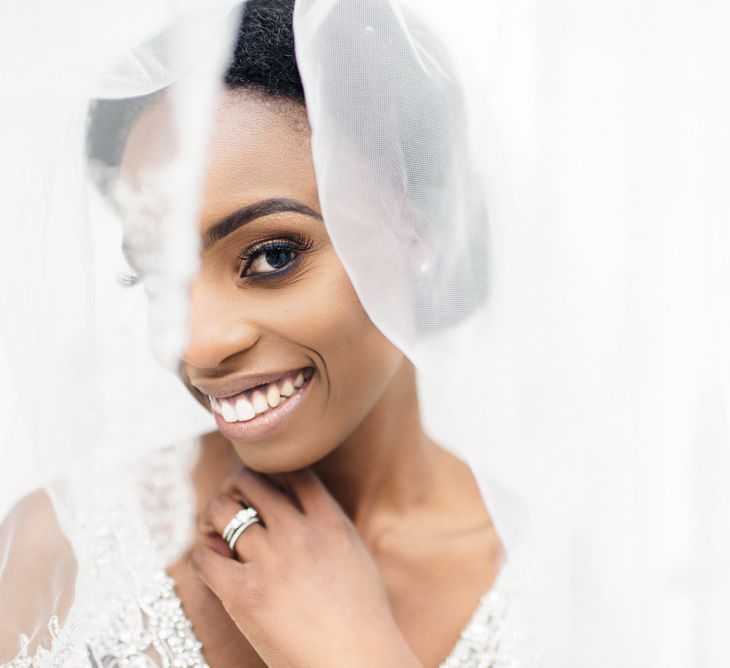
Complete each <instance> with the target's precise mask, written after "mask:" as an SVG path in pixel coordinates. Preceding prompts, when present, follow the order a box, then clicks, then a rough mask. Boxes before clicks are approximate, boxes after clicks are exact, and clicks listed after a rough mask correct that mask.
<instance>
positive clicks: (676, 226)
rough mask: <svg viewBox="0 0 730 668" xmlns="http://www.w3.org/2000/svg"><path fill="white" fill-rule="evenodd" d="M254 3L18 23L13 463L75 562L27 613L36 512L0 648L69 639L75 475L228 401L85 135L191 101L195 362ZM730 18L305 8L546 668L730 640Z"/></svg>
mask: <svg viewBox="0 0 730 668" xmlns="http://www.w3.org/2000/svg"><path fill="white" fill-rule="evenodd" d="M231 4H233V3H230V2H217V3H216V2H212V1H210V2H203V1H202V0H200V1H199V2H193V1H192V0H191V1H190V2H180V3H177V4H175V3H173V4H172V5H171V4H170V3H166V2H150V1H146V2H144V3H143V2H132V3H130V2H126V3H124V4H120V3H116V4H115V3H111V2H99V1H98V0H96V1H95V2H86V1H82V0H76V1H75V2H74V3H59V2H56V3H50V2H49V3H40V6H41V8H42V9H43V12H44V13H43V14H38V13H34V14H31V13H30V12H29V11H28V10H27V9H23V8H21V7H20V5H18V6H15V5H12V4H9V5H8V6H7V7H3V9H2V12H1V13H0V26H2V28H0V31H2V35H1V36H2V41H1V43H2V44H3V45H4V47H3V48H6V49H8V51H7V53H8V54H10V55H8V56H7V57H6V58H5V59H4V64H3V74H4V79H3V81H4V82H6V85H5V86H4V87H3V90H2V93H0V95H2V101H3V109H2V118H3V123H2V124H1V125H0V132H2V142H1V143H2V146H3V152H2V156H0V161H2V162H1V167H0V169H1V171H0V174H2V183H3V198H2V201H0V211H1V212H2V214H3V216H2V219H3V243H2V245H1V247H0V257H1V259H2V262H0V265H1V266H2V271H3V275H2V276H3V279H4V280H3V289H2V290H1V291H0V300H1V301H0V305H1V306H2V308H1V309H0V324H1V327H0V344H1V345H0V370H2V371H3V375H2V379H1V380H0V398H2V399H3V401H2V407H0V417H2V418H4V419H3V421H2V422H1V423H0V434H2V441H0V456H2V461H3V473H2V487H3V489H5V490H9V489H13V490H17V491H14V492H13V493H10V492H6V493H5V496H4V500H5V501H6V505H7V502H9V501H10V500H11V499H12V498H13V497H14V496H17V493H19V492H20V491H22V488H23V487H30V486H31V485H37V484H46V483H47V484H48V490H49V495H50V498H51V502H52V503H53V511H54V513H55V516H56V517H57V519H58V524H59V527H60V530H61V534H62V535H61V536H60V537H59V538H58V540H57V541H54V542H55V544H57V545H61V547H59V549H58V550H57V551H56V552H54V554H53V556H54V559H55V561H54V569H55V570H53V573H54V574H55V577H56V578H57V579H56V580H54V586H53V587H46V588H45V589H44V588H43V586H38V585H36V588H35V589H33V591H34V592H44V593H43V596H44V597H45V598H44V599H43V601H40V602H39V601H36V603H38V605H35V606H33V605H29V606H27V607H28V610H27V613H28V614H25V615H23V614H21V615H18V614H16V613H17V612H18V610H17V605H16V603H17V600H18V599H19V598H22V597H23V596H24V595H25V596H26V597H27V592H23V591H19V589H20V588H21V586H22V585H23V584H24V582H22V580H20V579H18V578H15V577H14V574H15V571H14V570H13V569H14V568H15V567H16V566H17V564H18V563H20V562H22V561H23V559H27V558H29V554H28V552H27V551H24V549H23V548H24V543H23V540H24V539H27V538H28V536H27V534H24V533H23V532H21V531H19V530H18V527H19V526H21V523H20V521H19V520H18V519H17V518H18V515H17V514H16V515H14V516H11V521H10V522H8V523H6V525H5V528H4V533H3V534H2V537H0V620H2V633H3V635H0V640H2V641H3V643H4V642H5V639H6V637H7V638H11V637H12V636H13V635H15V636H17V635H18V634H20V633H25V634H28V635H30V636H31V638H33V637H34V636H37V641H38V642H41V643H42V642H45V641H44V638H43V632H44V629H45V627H46V626H47V624H48V621H49V619H50V618H51V617H52V615H53V614H55V613H56V612H58V611H59V610H60V611H61V612H62V614H60V615H59V617H60V619H61V620H62V621H63V620H64V619H69V615H68V614H67V613H68V610H69V609H71V610H73V607H74V605H76V606H77V607H78V605H80V604H79V603H78V600H79V599H80V597H82V595H83V596H88V597H92V599H93V592H92V591H90V590H88V589H83V588H80V587H79V586H78V585H77V586H76V587H75V588H74V587H72V586H69V581H70V580H69V579H70V578H71V577H73V575H72V574H71V571H73V570H74V568H75V567H74V566H73V565H69V564H72V562H73V559H71V560H70V561H68V555H69V554H72V555H73V553H74V551H75V550H76V551H78V545H77V544H76V543H75V542H74V540H73V536H74V527H75V523H76V522H77V520H78V514H79V512H80V509H79V508H78V507H76V506H74V505H73V504H70V503H67V501H68V499H69V498H70V495H66V493H65V492H66V490H67V489H68V488H67V487H63V486H59V485H55V484H54V483H50V482H49V480H50V479H51V478H52V477H54V476H56V475H58V474H59V473H64V472H65V473H69V472H70V474H71V479H73V475H78V474H79V473H80V472H81V470H82V469H81V463H80V462H86V461H88V459H89V455H90V454H91V453H92V452H93V453H96V455H97V456H95V457H94V459H95V460H96V459H99V458H100V459H101V463H100V464H99V466H100V467H101V468H105V467H106V468H108V467H110V466H111V464H110V463H109V462H110V461H113V457H115V456H118V455H119V454H120V453H123V454H125V455H127V454H129V451H137V452H142V451H144V450H146V449H150V448H153V447H155V446H158V445H159V446H162V445H164V444H166V443H168V442H170V441H172V440H175V439H179V438H181V437H184V436H189V435H194V434H197V433H200V432H202V431H203V430H205V429H207V428H209V427H210V425H211V422H210V420H209V419H208V417H207V416H206V415H205V414H203V413H202V412H197V413H196V412H195V410H194V409H193V403H192V400H191V399H189V398H188V397H186V396H184V393H183V391H182V388H181V387H176V386H175V380H174V378H172V376H163V375H161V372H160V371H159V370H155V369H154V367H153V365H152V364H151V361H150V360H149V359H147V358H145V354H144V353H143V352H142V339H143V337H142V335H141V327H140V323H139V317H140V310H141V309H140V303H141V302H142V301H143V300H144V298H143V296H142V295H141V294H139V293H134V292H130V291H121V290H117V289H116V288H115V287H113V280H114V278H115V274H116V273H117V266H116V265H115V264H114V263H116V262H117V261H118V256H114V255H113V254H114V252H115V251H114V250H113V248H114V244H115V243H116V242H117V241H118V235H119V230H118V229H116V230H115V227H114V224H115V223H114V220H113V214H112V212H111V211H109V210H108V209H106V208H104V207H105V206H106V205H105V204H104V203H103V202H102V200H101V197H100V196H99V195H98V192H97V191H96V190H95V189H94V188H93V187H90V186H89V185H88V184H87V183H86V176H85V162H84V152H85V143H86V131H87V128H86V115H87V105H88V101H89V99H93V98H98V97H102V98H107V99H116V100H120V101H121V102H120V104H122V105H123V102H124V100H126V99H132V98H138V97H139V96H141V95H144V94H149V93H153V92H154V91H155V90H159V89H160V88H162V87H165V86H168V85H169V84H171V83H172V82H175V85H178V89H179V90H182V91H183V92H187V94H180V95H176V96H174V98H173V104H172V105H171V107H170V116H169V118H170V120H171V125H172V126H173V127H174V128H175V129H176V130H178V131H177V132H175V134H174V138H175V140H176V143H175V144H174V151H173V153H174V156H175V157H178V158H180V159H178V160H172V161H170V163H169V164H168V165H167V166H166V168H165V169H164V170H163V171H162V173H161V177H160V179H159V180H158V181H156V182H155V183H154V187H153V192H154V194H155V197H156V198H157V199H156V200H155V202H153V204H155V205H156V208H154V209H153V214H154V215H153V218H154V220H155V221H156V225H157V226H158V227H155V228H154V229H155V233H154V235H153V236H154V239H153V240H154V242H155V252H156V253H157V254H156V255H155V257H156V258H157V259H158V260H159V262H158V263H156V266H158V267H159V276H158V277H157V281H153V283H152V287H150V286H149V285H148V290H149V294H148V301H149V303H150V314H151V327H152V329H151V331H152V337H151V338H152V341H153V343H156V344H157V346H158V352H159V353H161V356H162V357H164V358H166V359H167V360H168V361H169V359H173V358H174V357H173V356H174V352H175V350H176V346H179V344H180V341H181V340H182V336H183V334H184V315H185V312H184V304H185V300H184V296H185V282H186V280H187V278H188V277H189V276H190V275H191V274H192V272H193V271H194V269H195V253H194V251H195V247H194V242H193V231H194V225H192V221H193V220H194V216H195V207H196V196H197V189H196V187H195V184H196V182H197V180H199V176H200V171H199V170H200V166H201V164H202V160H203V157H204V147H205V139H206V137H207V132H206V131H207V127H208V125H207V122H208V119H209V113H210V109H211V108H212V101H213V98H214V95H215V91H216V86H215V81H217V79H218V77H219V74H220V71H221V69H222V67H223V66H224V64H225V57H226V54H227V53H228V51H229V47H230V44H231V39H232V35H233V33H232V30H233V27H234V26H235V23H236V17H235V11H234V12H232V13H231V12H229V11H228V10H229V9H230V6H231ZM72 5H73V8H74V9H75V10H77V11H74V12H73V13H72V12H71V11H70V10H71V8H72ZM79 17H83V20H81V19H80V18H79ZM729 18H730V12H729V11H728V10H727V9H726V8H725V7H724V6H722V5H721V4H720V3H712V2H709V3H704V4H702V5H697V3H690V2H689V1H688V0H687V1H684V0H683V1H680V2H676V3H673V4H671V6H657V5H655V4H654V3H649V2H645V1H643V0H642V1H640V2H636V1H634V2H628V1H627V0H626V1H623V0H622V1H620V2H613V3H610V4H606V3H589V4H585V3H582V2H578V1H577V0H568V1H566V2H562V3H559V4H558V5H551V6H550V7H547V6H544V5H542V4H540V3H536V2H517V3H515V2H481V3H475V2H469V1H468V0H457V1H455V2H451V3H448V4H445V3H442V2H436V1H435V0H428V1H425V0H420V1H419V2H415V0H413V2H407V1H403V2H396V0H373V1H372V2H360V1H357V0H317V1H316V2H315V1H314V0H299V1H298V2H297V6H296V11H295V23H294V28H295V36H296V48H297V60H298V65H299V69H300V71H301V74H302V79H303V82H304V88H305V93H306V98H307V111H308V115H309V118H310V124H311V126H312V131H313V135H312V146H313V154H314V159H315V167H316V173H317V182H318V189H319V194H320V202H321V204H322V209H323V215H324V219H325V223H326V225H327V228H328V231H329V233H330V236H331V237H332V239H333V242H334V245H335V248H336V250H337V253H338V255H339V257H340V258H341V260H342V262H343V264H344V265H345V268H346V269H347V271H348V274H349V276H350V278H351V280H352V282H353V285H354V287H355V289H356V291H357V293H358V295H359V297H360V299H361V301H362V303H363V305H364V306H365V308H366V310H367V311H368V313H369V315H370V317H371V319H372V320H373V322H374V323H375V324H376V325H377V326H378V327H379V328H380V329H381V330H382V331H383V333H384V334H385V335H386V336H388V337H389V338H390V339H391V340H392V341H393V342H394V343H395V344H396V345H398V347H399V348H400V349H401V350H403V351H404V353H405V354H406V355H407V356H408V357H409V358H410V359H411V360H412V361H413V362H414V364H415V365H416V367H417V369H418V372H419V383H420V391H421V400H422V405H423V412H422V413H423V417H424V420H425V423H426V427H427V428H428V430H429V431H431V432H432V433H433V435H434V436H435V438H436V439H437V440H438V441H440V442H441V443H443V444H444V445H445V446H447V447H449V448H450V449H452V450H454V451H455V452H457V453H458V454H460V455H461V456H463V457H464V458H465V459H466V460H467V461H468V462H469V463H470V465H471V466H472V468H473V470H474V472H475V474H476V475H477V478H478V481H479V484H480V487H481V490H482V492H483V496H484V499H485V502H486V504H487V507H488V508H489V511H490V513H491V515H492V516H493V518H494V521H495V523H496V526H497V529H498V532H499V534H500V536H501V537H502V539H503V541H504V543H505V547H506V550H507V555H508V560H509V562H510V567H511V568H512V567H513V568H514V569H515V570H516V572H518V573H519V574H520V578H521V583H522V586H521V592H522V600H523V604H524V613H525V616H526V618H527V620H528V621H527V623H528V624H529V625H530V628H531V630H532V632H533V634H534V639H535V644H536V645H537V646H538V647H539V649H540V651H541V653H542V655H543V661H544V663H545V664H546V665H549V666H566V665H574V666H591V667H599V668H600V667H601V666H615V665H621V666H637V667H638V666H648V665H651V666H654V665H657V666H658V665H661V666H677V667H679V666H687V665H697V666H699V665H701V666H708V667H714V666H724V665H727V663H728V661H730V641H728V640H727V634H726V633H725V632H724V628H723V623H724V620H725V619H727V618H728V612H729V611H728V607H729V606H728V603H727V601H728V600H730V596H728V595H729V594H730V582H729V580H728V575H727V565H728V563H730V529H729V528H728V527H730V523H729V522H728V520H729V519H730V518H729V517H728V514H729V513H728V508H729V507H730V506H729V505H728V502H729V501H730V499H729V498H728V491H729V488H730V485H729V482H730V466H729V461H728V460H729V457H728V454H729V451H728V422H727V410H728V408H729V407H730V405H729V404H728V391H727V390H728V388H727V378H728V361H729V360H728V343H729V342H730V339H729V338H728V335H729V334H730V331H729V328H728V325H729V324H730V317H729V313H728V303H729V300H728V287H730V281H728V278H730V277H729V276H728V262H727V254H728V250H730V243H729V242H730V233H729V232H728V226H727V220H728V213H730V206H729V204H730V195H728V191H727V186H726V183H727V182H728V176H730V174H728V164H727V162H728V161H727V156H728V155H730V150H729V149H730V145H729V144H730V135H728V133H727V132H726V130H725V124H726V119H727V118H728V113H729V112H730V108H729V107H730V95H728V93H727V90H726V88H727V87H726V86H725V85H724V83H723V81H724V77H723V63H725V62H727V61H728V56H730V53H728V51H729V50H730V48H729V47H728V46H727V45H726V41H727V40H726V38H725V35H726V33H727V27H728V19H729ZM170 26H173V27H172V28H170ZM163 29H164V32H163ZM160 34H163V35H165V37H164V38H160V37H159V35H160ZM31 36H33V37H31ZM140 43H144V44H145V47H144V48H142V49H140V48H139V47H138V46H137V47H135V46H134V45H139V44H140ZM122 54H125V57H122ZM10 56H12V58H11V57H10ZM18 62H22V63H23V64H24V67H22V68H20V67H18V65H17V63H18ZM51 66H52V67H51ZM6 71H7V74H6ZM173 87H174V86H173ZM110 118H116V119H117V120H115V121H113V123H116V124H117V125H113V126H112V127H111V129H110V136H111V135H112V134H113V132H112V130H119V129H121V127H122V125H123V122H124V120H123V117H122V116H117V117H114V116H110ZM97 175H98V172H97ZM108 183H109V184H112V185H113V183H114V175H113V174H111V175H110V176H109V182H108ZM181 194H184V195H185V196H184V197H181ZM124 201H126V202H133V203H134V202H135V201H136V200H134V199H126V200H124ZM141 201H142V205H143V206H142V207H141V208H140V210H139V217H138V219H137V220H138V223H139V226H140V227H139V229H140V230H142V231H143V233H145V232H144V230H147V233H148V231H149V222H150V218H149V217H145V215H147V214H145V211H146V209H145V207H146V206H147V205H149V204H150V202H149V200H146V199H144V198H142V200H141ZM128 213H129V212H128ZM132 218H133V219H134V217H132ZM102 219H103V222H101V221H102ZM145 222H146V223H148V225H147V227H145ZM102 230H103V231H102ZM114 235H117V238H116V239H115V238H114ZM94 240H95V241H94ZM147 241H149V239H147ZM109 257H115V259H114V261H113V262H111V261H110V260H109V259H107V258H109ZM92 258H93V261H92ZM130 295H133V296H132V297H130ZM135 313H136V315H134V314H135ZM135 319H136V320H135ZM135 322H136V324H135ZM135 327H136V329H135ZM127 332H129V336H127ZM120 334H121V335H120ZM5 388H7V390H6V391H5V392H4V393H3V390H4V389H5ZM49 388H51V389H50V390H49ZM55 388H61V389H60V390H59V391H54V389H55ZM153 401H154V403H152V402H153ZM150 405H152V406H153V408H154V410H152V409H150ZM172 415H175V416H176V419H169V420H168V419H166V416H172ZM181 415H183V416H184V418H183V419H179V416H181ZM140 416H143V417H140ZM30 452H33V453H36V455H37V461H36V462H33V461H28V460H27V459H25V460H24V459H22V457H21V456H20V455H19V453H20V454H21V455H27V454H28V453H30ZM100 453H101V457H98V455H99V454H100ZM23 467H25V468H23ZM22 471H25V472H26V480H25V482H23V480H22V476H21V473H22ZM63 534H65V535H66V537H70V538H71V540H70V542H69V544H66V543H64V541H63ZM30 544H31V545H32V546H33V547H37V543H34V542H32V541H31V543H30ZM27 549H28V548H25V550H27ZM31 554H32V553H31ZM44 586H45V585H44ZM34 595H35V594H34ZM38 595H39V596H40V594H38ZM74 597H75V599H76V601H75V599H74ZM87 605H88V606H89V607H90V608H91V609H93V600H90V601H89V602H87ZM31 608H32V609H31ZM11 612H12V613H13V614H12V615H11V614H10V613H11ZM11 617H12V619H11ZM75 619H77V620H78V619H79V617H76V618H75ZM6 620H7V622H6ZM18 620H21V621H18ZM24 623H25V624H26V625H25V626H23V624H24ZM61 632H62V631H59V633H61ZM78 633H79V634H78V635H77V636H76V637H83V633H81V632H78ZM52 635H53V634H52ZM0 647H2V648H3V649H4V648H5V645H4V644H2V643H0ZM6 658H7V657H5V656H0V661H2V660H6ZM49 661H50V659H49ZM41 665H59V664H58V663H57V664H53V663H50V662H49V663H47V664H43V663H42V664H41ZM60 665H63V664H60ZM68 665H70V664H68Z"/></svg>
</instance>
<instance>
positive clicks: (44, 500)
mask: <svg viewBox="0 0 730 668" xmlns="http://www.w3.org/2000/svg"><path fill="white" fill-rule="evenodd" d="M76 568H77V566H76V560H75V558H74V555H73V550H72V547H71V545H70V543H69V541H68V539H67V538H66V536H65V534H64V532H63V530H62V529H61V526H60V524H59V522H58V519H57V517H56V513H55V511H54V509H53V504H52V502H51V499H50V498H49V496H48V494H47V492H46V491H45V490H40V489H39V490H36V491H33V492H31V493H30V494H27V495H26V496H24V497H23V498H21V499H20V500H19V501H18V502H17V503H16V504H15V505H14V506H13V508H12V509H11V510H10V512H9V513H8V514H7V515H6V517H5V518H4V519H3V522H2V524H0V619H2V620H3V624H2V625H0V662H3V661H7V660H10V659H12V658H13V657H14V656H15V655H16V653H17V652H18V649H19V636H20V635H21V634H25V635H28V636H29V637H31V638H32V641H33V646H35V645H37V644H39V643H42V644H47V642H48V640H49V637H48V630H47V625H48V623H49V622H50V621H51V619H52V618H53V617H54V616H55V617H56V618H57V619H58V620H59V621H61V622H62V621H63V619H64V617H65V614H66V613H67V612H68V609H69V608H70V604H71V601H72V600H73V590H74V585H75V580H76ZM33 646H32V647H31V650H32V649H33Z"/></svg>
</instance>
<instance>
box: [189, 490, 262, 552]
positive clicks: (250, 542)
mask: <svg viewBox="0 0 730 668" xmlns="http://www.w3.org/2000/svg"><path fill="white" fill-rule="evenodd" d="M239 510H241V504H240V503H238V502H237V501H235V500H234V499H233V498H232V497H230V496H229V495H228V494H216V495H215V496H214V497H212V498H211V499H210V500H209V501H208V503H207V504H206V505H205V508H204V509H203V513H202V514H201V518H200V522H201V524H202V526H203V527H210V528H212V530H213V531H214V532H215V533H217V534H218V535H220V536H222V535H223V532H224V531H225V529H226V527H227V526H228V523H229V522H230V521H231V520H232V519H233V518H234V517H235V515H236V513H238V511H239ZM265 541H266V530H265V529H264V527H262V526H261V524H259V523H258V522H257V523H255V524H252V525H251V526H249V527H248V528H246V529H245V530H244V531H243V533H242V534H241V535H240V536H239V537H238V540H236V543H235V545H234V551H235V554H236V556H238V558H239V559H240V560H241V561H251V560H252V559H254V558H255V555H256V554H261V552H262V550H263V548H264V545H265Z"/></svg>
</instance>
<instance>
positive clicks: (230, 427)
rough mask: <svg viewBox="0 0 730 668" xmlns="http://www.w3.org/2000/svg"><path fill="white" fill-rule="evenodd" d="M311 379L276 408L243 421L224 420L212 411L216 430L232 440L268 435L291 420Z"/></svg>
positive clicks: (307, 391)
mask: <svg viewBox="0 0 730 668" xmlns="http://www.w3.org/2000/svg"><path fill="white" fill-rule="evenodd" d="M313 379H314V376H312V377H311V378H310V379H309V380H307V381H306V382H305V383H304V385H302V386H301V387H300V388H299V389H298V390H297V391H296V392H294V394H292V395H291V396H290V397H289V398H288V399H287V400H286V401H284V402H283V403H281V404H279V405H278V406H277V407H276V408H269V410H267V411H266V412H265V413H260V414H259V415H257V416H256V417H255V418H252V419H251V420H246V421H245V422H226V421H225V420H224V419H223V416H222V415H219V414H218V413H216V412H215V411H213V415H214V416H215V421H216V423H217V424H218V430H219V431H220V432H221V434H223V435H224V436H225V437H226V438H228V439H230V440H232V441H253V440H257V439H260V438H262V437H264V436H268V435H270V434H271V433H273V432H274V431H276V430H277V429H280V428H281V427H283V426H284V425H285V424H286V423H287V422H289V421H290V420H291V418H292V415H293V414H294V412H295V411H296V410H297V408H299V406H300V405H301V403H302V402H303V401H304V399H305V398H306V397H307V395H308V394H309V388H310V386H311V385H312V380H313Z"/></svg>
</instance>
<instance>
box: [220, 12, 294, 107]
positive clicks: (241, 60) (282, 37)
mask: <svg viewBox="0 0 730 668" xmlns="http://www.w3.org/2000/svg"><path fill="white" fill-rule="evenodd" d="M293 16H294V0H249V1H248V2H247V3H245V5H244V6H243V15H242V20H241V21H240V22H239V25H238V33H237V36H236V46H235V49H234V50H233V54H232V60H231V64H230V66H229V67H228V70H227V71H226V73H225V76H224V78H223V80H224V82H225V84H226V85H227V86H228V87H229V88H246V89H250V90H253V91H256V92H260V93H263V94H264V95H267V96H270V97H278V98H284V99H287V100H291V101H293V102H296V103H298V104H304V87H303V86H302V79H301V77H300V75H299V70H298V69H297V63H296V56H295V51H294V28H293Z"/></svg>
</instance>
